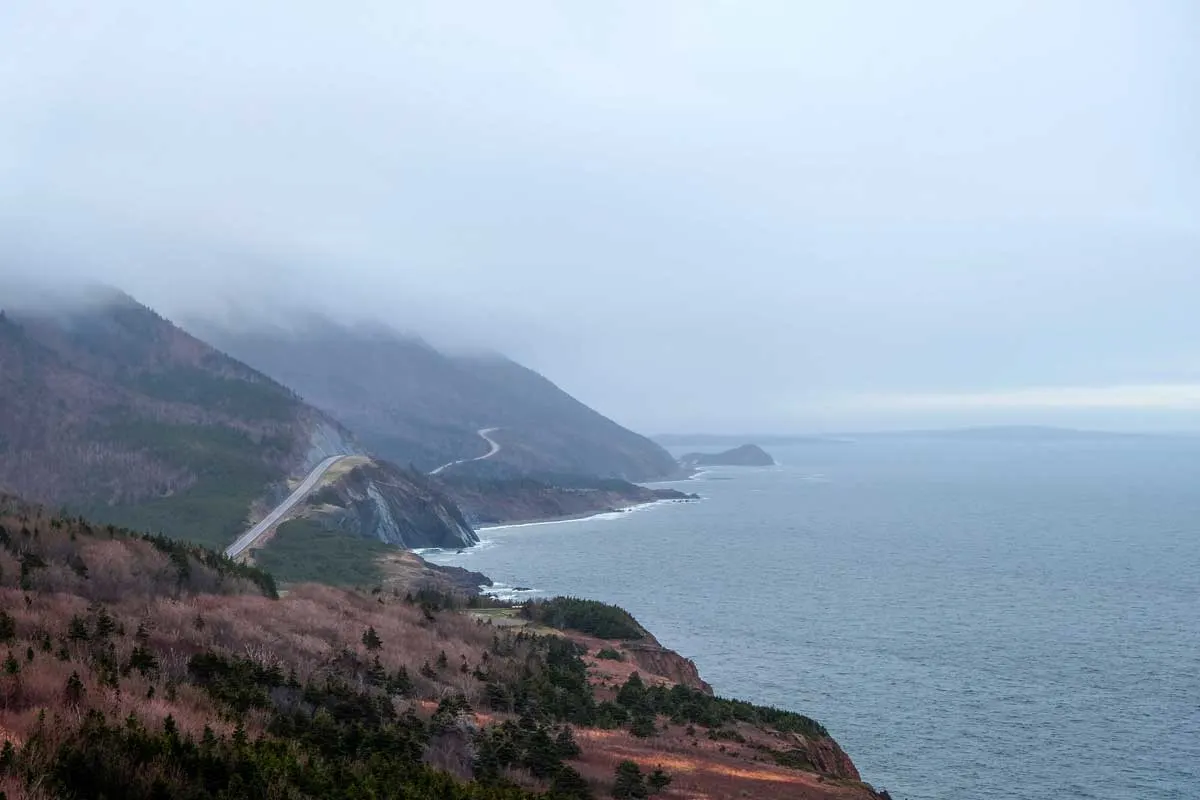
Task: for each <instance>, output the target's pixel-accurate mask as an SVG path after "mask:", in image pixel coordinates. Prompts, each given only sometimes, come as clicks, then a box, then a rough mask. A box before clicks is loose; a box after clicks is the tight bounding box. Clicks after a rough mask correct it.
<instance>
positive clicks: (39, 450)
mask: <svg viewBox="0 0 1200 800" xmlns="http://www.w3.org/2000/svg"><path fill="white" fill-rule="evenodd" d="M321 426H324V427H327V428H330V429H333V428H336V426H335V425H334V424H333V423H332V422H331V421H329V420H327V419H325V418H323V417H322V415H320V414H319V413H318V412H316V411H315V410H313V409H310V408H307V407H306V406H305V405H304V404H303V403H302V402H301V401H300V400H299V398H297V397H296V396H295V394H293V393H292V392H291V391H290V390H288V389H286V388H285V387H283V386H281V385H280V384H278V383H276V382H275V381H272V380H271V379H269V378H267V377H266V376H264V375H262V374H260V373H258V372H255V371H254V370H252V369H250V368H249V367H247V366H245V365H244V364H242V363H240V362H238V361H235V360H234V359H232V358H229V357H228V356H225V355H224V354H222V353H220V352H217V351H216V350H214V349H213V348H211V347H209V346H208V345H206V344H204V343H203V342H201V341H199V340H197V339H195V338H194V337H192V336H190V335H188V334H186V333H184V332H183V331H182V330H180V329H179V328H177V327H175V326H174V325H172V324H171V323H170V322H169V321H167V320H165V319H163V318H162V317H160V316H158V315H157V314H155V313H154V312H153V311H151V310H149V309H148V308H145V307H144V306H141V305H139V304H138V303H136V302H135V301H133V300H132V299H130V298H129V297H127V296H125V295H122V294H119V293H116V292H111V291H103V292H97V293H94V294H93V295H91V296H89V297H87V298H85V299H75V300H74V301H73V302H72V303H70V304H63V305H60V306H58V307H56V308H55V310H53V311H45V310H43V311H28V310H21V309H5V310H4V312H3V316H2V317H0V486H6V487H8V488H9V489H11V490H13V491H16V492H18V493H20V494H21V495H22V496H25V497H28V498H30V499H34V500H38V501H42V502H47V503H53V504H55V505H65V506H69V507H71V508H74V509H79V510H83V511H86V512H87V513H89V514H90V515H92V516H93V517H94V518H97V519H105V520H112V521H119V522H122V523H127V524H130V525H135V526H137V527H141V528H147V529H154V530H163V529H167V528H168V527H169V528H170V529H171V530H173V531H175V532H176V533H177V534H178V535H182V536H186V537H188V538H192V539H195V540H197V541H205V542H210V543H218V542H221V541H224V540H226V539H227V538H228V537H229V536H231V535H232V534H233V533H235V532H236V531H237V529H238V527H239V526H241V524H242V521H243V520H244V518H245V517H246V515H247V512H248V511H249V508H250V504H251V502H252V501H253V500H254V499H255V498H256V497H258V496H260V495H261V494H262V493H263V492H264V491H265V489H266V488H267V486H268V485H269V484H271V483H272V482H274V481H278V480H280V479H281V478H282V477H283V476H285V475H287V474H288V473H289V472H291V471H293V470H295V469H297V468H299V467H302V466H303V465H304V462H305V460H306V459H307V458H308V456H309V450H310V448H311V442H310V434H311V433H312V432H313V431H314V429H316V428H318V427H321Z"/></svg>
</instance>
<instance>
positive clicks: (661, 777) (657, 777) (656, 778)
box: [646, 767, 671, 794]
mask: <svg viewBox="0 0 1200 800" xmlns="http://www.w3.org/2000/svg"><path fill="white" fill-rule="evenodd" d="M670 785H671V776H670V775H668V774H667V773H665V772H663V769H662V767H655V768H654V771H653V772H651V773H650V774H649V775H648V776H647V777H646V788H647V789H649V790H650V794H659V793H661V792H662V791H663V790H664V789H666V788H667V787H668V786H670Z"/></svg>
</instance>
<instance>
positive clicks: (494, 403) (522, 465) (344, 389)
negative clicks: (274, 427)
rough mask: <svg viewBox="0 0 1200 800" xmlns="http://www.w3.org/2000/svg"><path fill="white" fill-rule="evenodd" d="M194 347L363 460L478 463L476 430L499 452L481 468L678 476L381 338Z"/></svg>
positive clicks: (339, 335) (571, 409)
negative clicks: (240, 367)
mask: <svg viewBox="0 0 1200 800" xmlns="http://www.w3.org/2000/svg"><path fill="white" fill-rule="evenodd" d="M205 335H206V336H207V337H208V338H209V339H210V340H211V341H213V342H215V343H216V344H218V345H219V346H220V347H222V348H223V349H225V350H226V351H228V352H230V353H232V354H234V355H235V356H237V357H238V358H240V359H242V360H244V361H245V362H246V363H248V364H251V365H253V366H254V367H256V368H257V369H261V370H262V371H263V372H265V373H266V374H268V375H270V376H272V377H273V378H275V379H276V380H279V381H281V382H283V383H285V384H287V385H288V386H291V387H292V388H294V389H296V390H297V391H298V392H300V394H301V395H302V396H304V398H305V399H306V400H308V401H309V402H311V403H313V404H314V405H315V406H317V407H318V408H321V409H324V410H325V411H327V412H329V413H331V414H333V415H334V416H335V417H337V418H338V419H339V420H340V421H342V422H343V423H345V424H346V425H347V426H349V427H350V429H351V430H352V431H354V433H355V435H356V436H357V437H358V438H359V439H360V440H361V441H362V442H363V443H364V444H366V445H367V446H369V447H370V448H371V449H372V450H373V451H374V452H376V453H378V454H379V455H381V456H383V457H385V458H389V459H391V460H394V461H397V462H400V463H411V464H413V465H415V466H416V467H417V468H419V469H423V470H432V469H434V468H436V467H438V466H440V465H442V464H445V463H447V462H449V461H453V460H456V459H464V458H474V457H477V456H481V455H483V454H484V453H486V452H487V449H488V445H487V444H486V443H485V442H484V441H483V440H482V439H481V438H480V437H479V435H478V431H479V430H480V429H481V428H497V429H498V430H497V431H495V432H494V433H493V434H492V435H493V438H495V440H496V441H497V442H498V443H499V444H500V445H501V450H500V451H499V452H498V453H496V455H495V457H494V458H492V459H490V463H491V464H506V465H509V466H511V467H515V468H517V469H518V470H520V471H527V472H532V471H545V472H554V473H587V474H594V475H601V476H606V477H609V476H611V477H621V478H625V479H628V480H648V479H653V478H660V477H666V476H668V475H671V474H673V473H674V472H675V470H676V468H677V467H676V464H675V461H674V459H672V458H671V456H670V455H669V454H667V452H666V451H665V450H663V449H662V448H661V447H659V446H658V445H656V444H654V443H653V442H651V441H650V440H649V439H646V438H645V437H643V436H639V435H638V434H636V433H633V432H632V431H629V430H627V429H625V428H623V427H621V426H620V425H618V424H617V423H615V422H613V421H612V420H610V419H608V418H606V417H604V416H602V415H601V414H599V413H597V412H596V411H594V410H592V409H591V408H589V407H587V406H586V405H584V404H583V403H580V402H579V401H578V400H576V399H575V398H573V397H571V396H570V395H568V394H567V393H566V392H564V391H562V390H561V389H559V388H558V387H557V386H555V385H554V384H553V383H551V382H550V381H549V380H547V379H546V378H544V377H542V376H541V375H539V374H538V373H536V372H534V371H532V370H530V369H527V368H525V367H523V366H521V365H520V364H517V363H515V362H513V361H510V360H509V359H506V358H503V357H501V356H498V355H487V356H449V355H445V354H443V353H441V352H439V351H437V350H435V349H434V348H432V347H430V346H429V345H428V344H426V343H424V342H422V341H420V340H418V339H414V338H408V337H404V336H401V335H399V334H397V333H394V332H392V331H387V330H383V329H371V330H367V329H362V328H356V329H351V328H348V327H343V326H340V325H337V324H334V323H332V322H329V321H317V322H312V323H310V324H309V325H307V326H306V327H304V328H303V329H302V330H301V331H300V332H299V333H294V334H293V333H289V332H284V331H279V330H259V331H242V332H236V333H235V332H231V331H221V330H215V329H205ZM298 354H303V355H298Z"/></svg>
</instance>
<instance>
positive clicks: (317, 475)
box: [225, 456, 353, 558]
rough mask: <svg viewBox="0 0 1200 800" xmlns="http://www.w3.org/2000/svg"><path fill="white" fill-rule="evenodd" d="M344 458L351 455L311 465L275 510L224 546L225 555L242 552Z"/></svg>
mask: <svg viewBox="0 0 1200 800" xmlns="http://www.w3.org/2000/svg"><path fill="white" fill-rule="evenodd" d="M346 458H353V456H330V457H329V458H327V459H325V460H324V461H322V462H321V463H320V464H317V465H316V466H315V467H313V470H312V472H310V473H308V476H307V477H305V479H304V480H303V481H301V482H300V485H299V486H297V487H296V490H295V491H294V492H292V493H291V494H290V495H288V498H287V499H286V500H284V501H283V502H282V503H280V504H279V505H277V506H275V510H274V511H272V512H271V513H270V514H267V515H266V516H265V517H263V518H262V521H261V522H259V523H258V524H257V525H255V526H254V527H253V528H251V529H250V530H248V531H246V532H245V533H243V534H242V535H241V536H239V537H238V538H237V541H235V542H234V543H233V544H231V545H229V547H227V548H225V555H227V556H229V557H230V558H236V557H238V556H240V555H241V554H242V553H244V552H245V551H246V548H248V547H249V546H250V545H252V544H254V543H255V542H256V541H257V540H258V538H259V537H260V536H262V535H263V534H265V533H266V532H267V531H269V530H271V529H272V528H274V527H275V526H276V525H278V524H279V521H280V520H281V519H283V517H284V516H285V515H286V514H287V513H288V512H289V511H291V510H292V509H293V508H295V506H296V504H297V503H299V502H300V501H301V500H303V499H304V498H306V497H308V495H309V494H310V493H311V492H312V490H313V489H314V488H315V487H316V485H317V483H319V482H320V480H321V478H323V477H325V473H326V472H328V471H329V468H330V467H332V466H333V465H334V464H336V463H338V462H339V461H341V460H342V459H346Z"/></svg>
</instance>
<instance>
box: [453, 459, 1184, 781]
mask: <svg viewBox="0 0 1200 800" xmlns="http://www.w3.org/2000/svg"><path fill="white" fill-rule="evenodd" d="M774 450H775V455H776V457H777V458H778V459H780V460H781V461H783V462H784V464H783V466H780V467H777V468H773V469H750V468H741V469H739V468H727V469H718V470H713V471H711V472H708V473H706V474H704V475H702V476H700V477H699V478H697V479H694V480H691V481H687V482H683V483H679V484H673V485H677V486H679V487H680V488H684V489H687V490H688V491H695V492H698V493H700V494H701V495H703V496H704V498H705V499H704V500H703V501H701V502H698V503H688V504H660V505H657V506H653V507H650V508H645V509H641V510H637V511H633V512H629V513H626V514H620V515H615V516H612V515H609V516H606V517H604V518H596V519H591V520H585V521H575V522H568V523H560V524H548V525H535V526H527V527H516V528H507V529H497V530H492V531H485V532H483V533H482V536H483V537H484V540H485V541H484V544H483V545H482V546H480V547H478V548H475V549H473V550H471V551H468V552H467V553H465V554H463V555H454V554H440V555H437V556H434V559H435V560H437V561H440V562H442V563H454V564H460V565H463V566H467V567H470V568H471V569H477V570H481V571H483V572H485V573H487V574H488V575H490V576H492V577H493V578H494V579H496V580H497V581H501V582H503V583H505V584H507V585H509V586H510V587H516V586H529V587H532V588H534V589H535V590H537V591H538V592H544V593H554V594H567V593H569V594H575V595H580V596H585V597H593V598H597V599H603V600H606V601H611V602H615V603H618V604H620V605H622V606H624V607H626V608H628V609H629V610H630V611H632V612H633V613H634V614H635V615H636V616H637V617H638V618H639V619H640V620H641V621H642V622H643V623H644V624H645V625H646V626H647V627H648V628H650V629H651V630H652V631H654V633H655V634H656V635H657V636H658V638H659V639H660V640H661V641H662V642H663V643H664V644H666V645H667V646H669V647H672V648H674V649H676V650H678V651H680V652H681V653H683V654H685V655H687V656H690V657H692V658H694V659H695V660H696V662H697V664H698V666H699V668H700V671H701V674H703V675H704V676H705V678H707V679H708V680H709V681H710V682H711V683H712V684H713V685H714V687H715V688H716V690H717V691H718V692H719V693H721V694H727V695H735V696H739V697H744V698H746V699H750V700H754V701H756V702H761V703H769V704H772V705H778V706H783V707H787V708H791V709H795V710H797V711H801V712H804V713H806V714H809V715H811V716H814V717H816V718H818V719H820V720H821V721H822V722H824V723H825V724H826V726H827V727H828V728H829V729H830V731H831V732H832V733H833V735H834V736H835V737H836V738H837V739H838V740H839V741H840V742H841V743H842V745H843V746H844V747H845V748H846V750H847V751H848V752H849V753H850V755H851V756H852V757H853V759H854V761H855V763H856V764H857V765H858V767H859V769H860V770H861V772H862V773H863V777H864V778H865V779H866V780H868V781H870V782H871V783H873V784H874V785H875V786H876V787H882V788H887V789H889V790H890V791H891V792H892V794H893V796H894V797H897V798H909V799H910V800H934V799H936V800H963V799H964V798H981V799H990V798H1005V800H1011V799H1012V798H1023V799H1024V798H1027V799H1028V800H1045V799H1046V798H1057V797H1071V798H1103V799H1104V800H1156V799H1158V798H1161V799H1163V800H1166V798H1178V799H1180V800H1183V799H1184V798H1187V800H1193V799H1194V798H1198V797H1200V440H1193V441H1188V440H1184V439H1180V440H1168V439H1162V440H1157V439H1128V440H1107V441H1088V442H1078V441H1075V442H1055V443H1036V444H1035V443H997V442H988V443H983V442H977V441H976V442H966V441H936V440H924V441H922V440H917V439H881V440H867V441H861V442H857V443H853V444H826V445H805V446H801V447H790V448H774Z"/></svg>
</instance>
